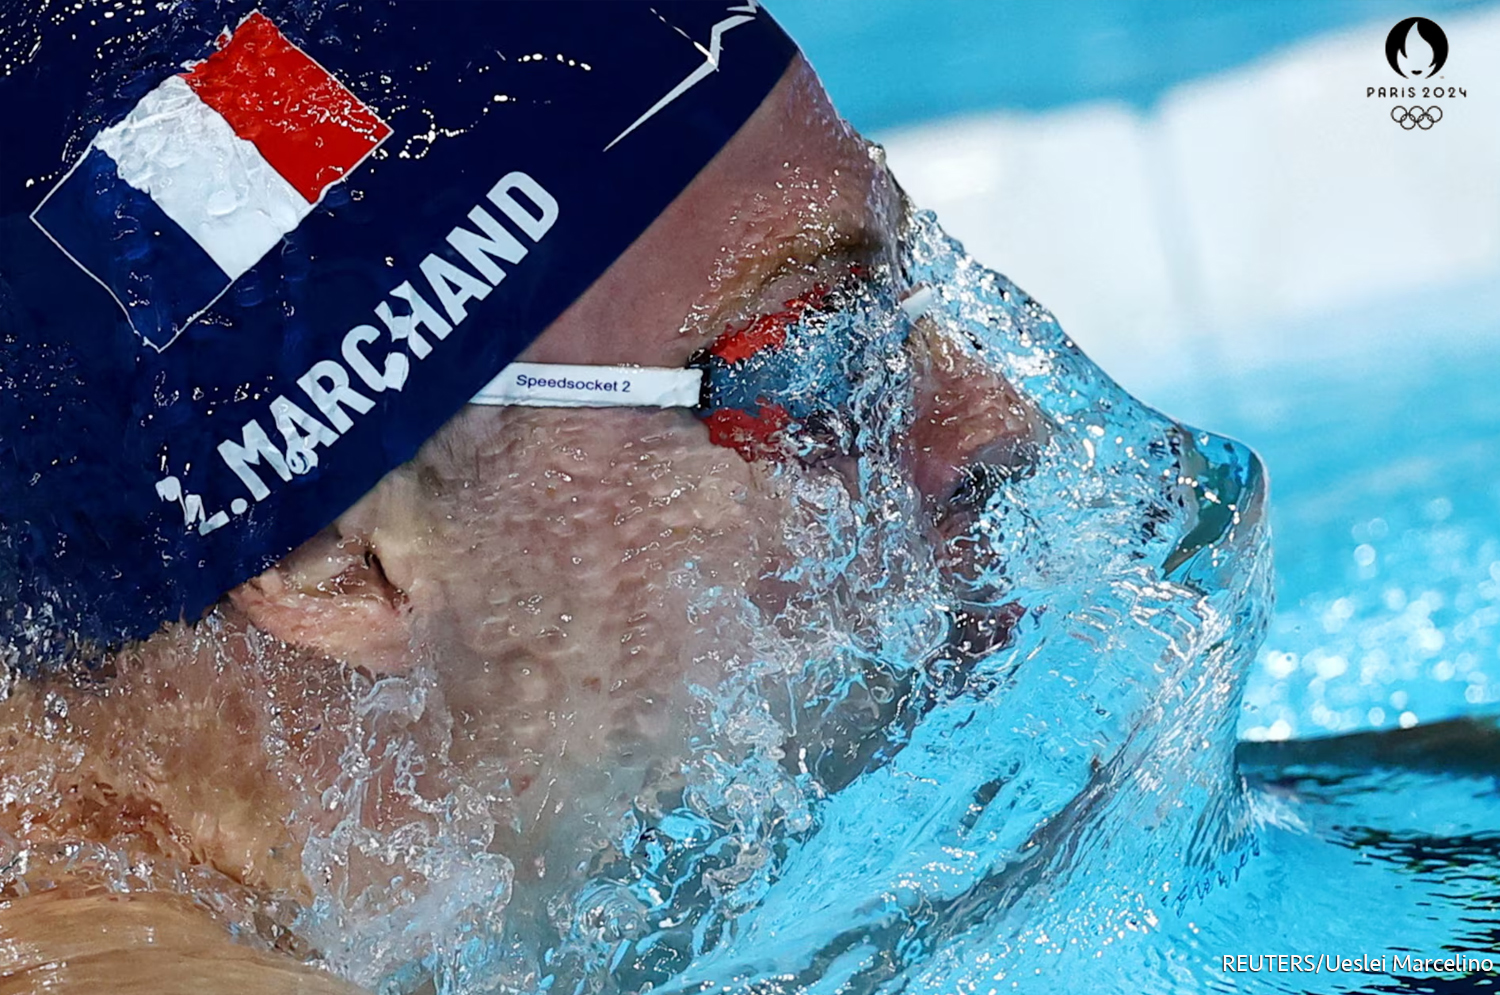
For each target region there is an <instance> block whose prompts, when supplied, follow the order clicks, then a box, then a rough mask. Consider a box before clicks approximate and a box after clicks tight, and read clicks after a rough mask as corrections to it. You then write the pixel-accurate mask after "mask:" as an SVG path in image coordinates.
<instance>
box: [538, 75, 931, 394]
mask: <svg viewBox="0 0 1500 995" xmlns="http://www.w3.org/2000/svg"><path fill="white" fill-rule="evenodd" d="M872 148H873V147H872V146H871V145H870V144H869V143H868V142H866V141H865V140H864V139H862V138H861V137H860V136H859V135H858V134H857V133H855V132H854V131H853V129H851V128H850V127H849V126H848V125H847V124H846V123H844V122H843V121H842V120H841V119H840V118H839V117H838V114H837V112H836V111H835V109H834V108H833V106H832V104H831V103H830V102H829V100H828V97H827V95H826V93H825V92H824V90H823V88H822V86H821V84H820V83H819V81H818V79H817V77H816V75H815V74H814V73H813V72H812V70H811V68H810V67H808V65H807V63H806V62H805V61H803V60H802V59H801V58H800V57H799V58H796V59H794V60H793V62H792V64H791V65H790V66H789V67H788V69H787V71H786V73H785V74H784V75H783V76H782V78H781V80H780V81H779V82H778V84H777V86H776V87H775V88H774V89H773V90H772V91H771V94H770V95H769V96H768V97H767V98H766V100H765V101H763V102H762V104H761V106H760V107H759V108H758V109H757V110H756V112H755V113H754V114H753V115H751V117H750V119H749V120H748V121H746V122H745V124H744V126H743V127H742V128H741V129H740V130H739V132H738V133H737V134H736V135H735V136H734V138H733V139H731V140H730V141H729V143H728V144H726V145H725V147H724V149H723V150H722V151H721V152H720V153H719V155H717V156H716V157H715V158H714V160H713V161H712V162H710V163H709V164H708V166H707V167H705V168H704V170H703V171H702V172H701V173H700V174H699V175H698V177H697V178H696V179H695V180H694V182H693V183H692V184H690V185H689V186H688V188H687V189H686V190H685V191H684V192H683V193H682V195H681V196H679V197H678V198H677V199H676V200H675V201H674V202H673V203H672V204H671V205H670V206H669V207H668V208H667V210H666V211H664V212H663V213H662V214H661V216H660V217H658V218H657V219H656V220H655V221H653V222H652V224H651V226H650V227H649V228H647V230H646V231H645V232H644V233H643V234H642V235H641V237H640V238H639V239H638V240H637V241H636V243H635V244H634V245H632V246H631V248H630V250H629V251H628V252H627V253H626V254H625V255H624V256H622V257H621V259H620V260H619V262H618V263H617V264H616V265H615V266H614V267H612V268H611V269H610V270H609V272H607V273H605V274H604V276H603V277H601V278H600V280H599V281H598V282H597V283H595V285H594V286H593V287H591V288H590V289H589V291H588V292H587V293H586V294H584V295H583V296H582V297H581V298H579V300H578V301H576V302H574V304H573V305H572V306H571V307H569V308H568V310H567V311H565V312H564V313H563V314H562V315H561V316H560V317H559V318H558V320H557V321H555V322H554V323H553V324H552V325H551V326H550V327H549V328H548V330H547V332H546V334H545V335H544V336H542V337H541V338H540V339H538V340H537V341H536V342H535V343H533V345H532V346H531V347H530V348H529V349H528V350H527V351H526V353H525V354H524V356H523V358H525V359H527V360H532V361H536V362H551V363H592V364H617V363H636V364H641V365H647V366H677V365H681V364H682V363H683V362H684V361H685V360H686V359H687V358H688V357H689V356H691V355H692V354H693V353H695V352H697V351H698V350H700V349H701V348H703V347H704V346H705V345H707V344H708V342H710V341H711V340H712V339H714V338H715V337H717V336H718V335H719V334H720V333H722V332H723V330H724V327H725V325H726V324H731V323H735V322H740V321H744V320H748V319H750V318H753V317H755V316H756V315H758V314H763V313H766V312H769V311H776V310H780V308H781V306H782V305H783V303H784V301H785V300H787V299H790V298H793V297H797V296H799V295H801V294H804V293H806V292H807V291H808V290H809V289H811V288H812V287H813V286H814V285H816V284H818V283H823V284H835V283H837V282H838V281H839V278H840V277H841V276H842V275H843V274H845V273H847V271H848V268H849V266H850V265H851V264H853V263H863V264H867V265H868V264H870V263H872V262H882V261H890V260H889V259H888V258H887V257H888V256H889V255H890V253H891V252H892V251H893V250H894V246H895V244H896V233H895V224H896V220H897V219H899V218H900V217H901V210H902V208H901V200H900V198H901V194H900V191H899V189H898V188H897V187H896V185H895V184H894V182H892V180H891V179H890V176H889V174H888V173H887V172H886V170H885V168H884V167H883V165H881V164H880V163H879V160H878V158H877V157H876V156H873V155H872V154H871V153H872Z"/></svg>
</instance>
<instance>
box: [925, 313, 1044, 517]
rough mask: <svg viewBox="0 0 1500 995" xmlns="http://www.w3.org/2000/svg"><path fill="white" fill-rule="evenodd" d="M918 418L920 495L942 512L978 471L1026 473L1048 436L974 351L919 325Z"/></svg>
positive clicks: (927, 324) (1026, 405) (1030, 409)
mask: <svg viewBox="0 0 1500 995" xmlns="http://www.w3.org/2000/svg"><path fill="white" fill-rule="evenodd" d="M911 348H912V358H913V361H914V362H915V364H916V371H917V376H916V401H917V417H916V420H915V423H914V424H913V425H912V431H911V441H912V460H913V475H914V478H915V483H916V485H917V488H918V489H919V490H920V491H921V492H922V493H923V494H924V495H925V496H926V497H927V498H928V499H929V500H930V501H931V502H933V503H934V505H935V506H936V507H937V508H939V509H940V510H941V509H944V508H945V507H946V506H947V505H948V504H949V503H950V502H951V500H952V499H953V497H954V495H955V493H956V492H957V491H959V490H960V489H961V486H962V484H963V482H964V481H965V479H966V477H968V476H969V475H970V474H971V473H972V471H973V469H974V468H975V467H977V466H979V465H986V466H989V467H993V468H996V469H999V470H1000V471H1002V472H1005V473H1013V472H1016V471H1020V470H1024V469H1025V466H1026V464H1028V463H1029V462H1030V461H1032V460H1033V459H1034V458H1035V454H1036V452H1037V449H1038V448H1039V447H1040V446H1041V445H1042V444H1044V443H1045V441H1046V439H1047V436H1048V425H1047V423H1046V419H1045V418H1044V417H1043V416H1042V415H1041V414H1040V413H1039V412H1038V411H1037V410H1036V408H1035V407H1034V406H1032V405H1031V404H1030V403H1029V402H1028V401H1026V399H1024V398H1023V397H1022V396H1021V395H1020V394H1019V393H1018V392H1017V391H1016V389H1015V388H1014V387H1012V386H1011V385H1010V384H1009V383H1007V382H1006V381H1005V379H1004V378H1002V377H1001V376H1000V375H999V374H998V373H996V372H995V371H994V370H992V369H990V367H989V366H987V365H986V364H985V363H984V362H983V361H982V360H981V359H980V358H979V357H978V356H976V355H974V354H973V353H972V352H971V351H970V349H969V348H968V347H967V346H966V345H964V344H962V343H959V342H956V341H954V340H952V339H951V338H949V337H948V336H947V335H945V334H944V333H942V332H940V331H938V330H937V329H936V328H934V327H933V326H932V324H931V323H930V322H927V321H922V322H919V323H918V324H917V331H916V334H914V335H913V336H912V341H911Z"/></svg>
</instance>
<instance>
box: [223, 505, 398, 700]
mask: <svg viewBox="0 0 1500 995" xmlns="http://www.w3.org/2000/svg"><path fill="white" fill-rule="evenodd" d="M229 599H230V601H231V602H233V604H234V606H235V607H236V608H238V609H239V610H240V611H242V612H244V613H245V615H246V616H248V617H249V619H250V622H251V624H253V625H254V626H255V627H256V628H258V629H260V630H261V631H263V632H265V633H267V634H269V635H271V636H274V637H275V638H277V639H280V640H281V641H282V642H285V643H290V644H292V645H294V646H300V647H302V648H304V649H309V650H312V651H314V652H316V653H321V654H323V655H325V656H329V657H332V658H334V659H336V660H340V661H342V662H344V663H346V664H348V665H349V666H351V667H354V666H358V667H363V668H366V669H368V670H371V671H374V672H376V673H392V672H399V671H401V670H404V669H406V668H407V667H409V666H410V662H411V652H410V648H411V611H410V607H409V605H408V603H407V598H406V594H405V592H403V591H401V590H400V589H399V588H398V587H396V585H394V584H392V583H391V581H390V579H389V578H388V577H387V576H386V575H385V571H384V570H383V569H382V568H381V565H380V560H379V558H378V557H377V556H376V555H375V551H374V549H372V548H371V546H370V544H369V543H367V542H365V541H364V540H363V539H360V538H358V537H355V536H347V535H342V534H340V533H339V531H338V529H337V528H336V527H329V528H327V529H324V530H323V531H322V532H320V533H318V534H317V535H316V536H313V538H311V539H309V540H308V541H307V542H305V543H303V544H302V545H301V546H299V547H298V548H297V549H295V550H293V551H292V553H291V555H289V556H287V557H286V558H285V559H284V560H282V561H281V562H280V563H277V564H276V565H275V566H273V567H271V568H270V569H269V570H267V571H266V572H265V573H263V574H261V575H260V576H258V577H255V578H252V579H251V580H249V581H246V582H245V583H244V584H241V585H240V586H239V587H237V588H235V589H234V590H232V591H230V592H229Z"/></svg>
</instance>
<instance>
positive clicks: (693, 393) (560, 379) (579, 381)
mask: <svg viewBox="0 0 1500 995" xmlns="http://www.w3.org/2000/svg"><path fill="white" fill-rule="evenodd" d="M702 394H703V371H702V370H701V369H693V368H688V369H683V368H682V367H660V366H583V365H571V364H564V363H511V364H510V365H509V366H507V367H506V368H505V369H503V370H501V371H500V375H499V376H497V377H496V378H495V379H493V380H491V381H490V382H489V383H488V384H486V385H485V386H484V388H483V389H482V390H481V391H480V392H479V393H478V394H475V395H474V396H473V397H472V398H470V399H469V403H470V404H488V405H516V406H520V407H528V408H696V407H698V405H699V402H700V400H701V398H702Z"/></svg>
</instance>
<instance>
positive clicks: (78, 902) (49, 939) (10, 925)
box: [0, 892, 363, 995]
mask: <svg viewBox="0 0 1500 995" xmlns="http://www.w3.org/2000/svg"><path fill="white" fill-rule="evenodd" d="M362 991H363V989H359V988H355V987H354V986H352V985H349V984H347V983H345V982H343V981H339V980H338V979H336V978H333V977H330V976H328V975H326V974H323V973H321V972H319V971H315V970H313V969H312V968H309V967H306V966H304V965H303V964H300V963H298V962H297V961H295V960H293V959H292V958H290V957H288V956H284V955H281V954H276V953H267V952H263V951H260V950H255V949H252V948H250V947H247V946H243V945H241V944H238V943H235V942H234V941H232V940H231V939H230V938H229V935H228V933H226V932H225V930H224V929H223V928H222V927H221V926H219V925H218V924H217V923H215V922H214V921H213V920H212V919H210V918H209V917H208V915H207V914H206V913H204V912H202V911H201V910H199V909H196V908H194V907H193V906H192V905H191V904H190V903H189V902H188V901H187V900H186V899H181V898H175V897H171V896H165V895H148V894H143V895H130V896H126V895H98V894H93V895H84V896H78V897H67V896H65V895H62V894H60V893H58V892H44V893H42V894H38V895H33V896H29V897H26V898H18V899H13V900H11V901H7V902H0V993H3V995H12V993H15V995H21V993H23V992H24V993H33V992H47V993H48V995H97V993H100V992H110V993H111V995H360V993H361V992H362Z"/></svg>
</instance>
